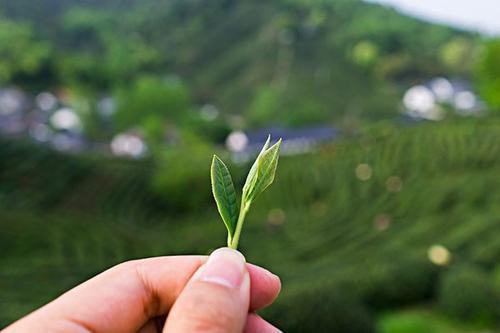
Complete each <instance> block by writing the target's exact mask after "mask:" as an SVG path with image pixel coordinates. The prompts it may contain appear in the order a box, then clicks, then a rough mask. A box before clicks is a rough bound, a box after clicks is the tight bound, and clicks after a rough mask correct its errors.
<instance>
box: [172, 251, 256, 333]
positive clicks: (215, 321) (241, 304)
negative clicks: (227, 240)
mask: <svg viewBox="0 0 500 333" xmlns="http://www.w3.org/2000/svg"><path fill="white" fill-rule="evenodd" d="M249 303H250V276H249V274H248V271H247V269H246V264H245V258H244V257H243V255H242V254H241V253H240V252H238V251H236V250H231V249H229V248H222V249H218V250H216V251H214V252H213V253H212V255H210V257H209V259H208V261H207V262H206V264H205V265H203V266H202V267H201V268H200V269H198V271H197V272H196V273H195V274H194V275H193V277H192V278H191V280H190V281H189V282H188V284H187V285H186V287H185V288H184V290H183V291H182V292H181V294H180V295H179V297H178V298H177V300H176V301H175V304H174V306H173V307H172V309H171V310H170V313H169V315H168V318H167V322H166V324H165V327H164V329H163V332H186V333H189V332H203V333H216V332H217V333H229V332H231V333H232V332H243V327H244V326H245V321H246V318H247V314H248V308H249Z"/></svg>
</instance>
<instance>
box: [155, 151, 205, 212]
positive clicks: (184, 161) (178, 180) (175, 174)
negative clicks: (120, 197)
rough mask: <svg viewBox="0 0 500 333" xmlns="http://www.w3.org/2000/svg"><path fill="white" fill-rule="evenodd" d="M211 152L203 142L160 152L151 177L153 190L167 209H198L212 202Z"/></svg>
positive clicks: (175, 210) (184, 210)
mask: <svg viewBox="0 0 500 333" xmlns="http://www.w3.org/2000/svg"><path fill="white" fill-rule="evenodd" d="M184 149H186V150H184ZM212 154H213V153H212V151H211V150H210V147H208V146H205V145H202V144H194V145H193V146H191V147H188V146H186V147H181V148H179V149H171V150H169V151H165V152H163V153H162V154H160V156H159V158H158V160H157V165H156V171H155V173H154V175H153V177H152V191H153V192H154V193H155V194H156V195H157V196H158V197H159V198H160V200H162V201H163V203H164V205H165V207H166V208H167V209H170V210H172V211H173V212H179V211H182V212H186V211H195V210H197V209H201V208H203V207H206V206H207V205H208V204H210V203H212V198H211V196H212V194H211V188H210V178H209V170H210V162H211V160H212Z"/></svg>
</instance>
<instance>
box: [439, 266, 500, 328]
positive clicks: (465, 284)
mask: <svg viewBox="0 0 500 333" xmlns="http://www.w3.org/2000/svg"><path fill="white" fill-rule="evenodd" d="M438 300H439V306H440V307H441V309H442V310H443V311H444V312H445V313H447V314H448V315H450V316H452V317H454V318H456V319H459V320H465V321H470V322H473V323H477V324H484V325H488V324H491V323H492V322H493V321H494V320H495V317H496V316H498V310H499V309H498V299H497V298H496V297H495V294H494V288H493V283H492V280H491V279H490V276H489V275H488V274H487V273H486V272H484V271H482V270H481V269H479V268H476V267H472V266H461V267H457V268H454V269H451V270H450V271H448V272H447V273H446V274H445V275H444V276H443V279H442V280H441V284H440V287H439V293H438Z"/></svg>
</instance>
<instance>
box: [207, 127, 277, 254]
mask: <svg viewBox="0 0 500 333" xmlns="http://www.w3.org/2000/svg"><path fill="white" fill-rule="evenodd" d="M270 142H271V137H270V136H269V137H268V138H267V141H266V143H265V144H264V147H262V150H261V151H260V153H259V155H258V156H257V158H256V160H255V162H254V163H253V165H252V167H251V168H250V171H249V172H248V176H247V179H246V181H245V185H244V186H243V190H242V194H241V201H240V203H239V204H238V199H237V196H236V191H235V189H234V184H233V180H232V178H231V173H230V172H229V169H228V168H227V166H226V165H225V164H224V162H222V160H221V159H220V158H219V157H217V156H216V155H214V157H213V159H212V166H211V168H210V178H211V181H212V192H213V194H214V198H215V203H216V204H217V209H218V210H219V214H220V216H221V217H222V222H224V225H225V226H226V229H227V246H229V247H230V248H232V249H237V248H238V242H239V240H240V235H241V230H242V229H243V223H244V221H245V216H246V215H247V213H248V210H249V209H250V206H251V205H252V202H253V201H254V200H255V198H257V196H258V195H259V194H261V193H262V192H263V191H264V190H265V189H266V188H267V187H268V186H269V185H271V184H272V182H273V181H274V175H275V173H276V167H277V166H278V158H279V151H280V146H281V139H279V140H278V142H276V143H275V144H274V145H272V146H271V147H269V145H270Z"/></svg>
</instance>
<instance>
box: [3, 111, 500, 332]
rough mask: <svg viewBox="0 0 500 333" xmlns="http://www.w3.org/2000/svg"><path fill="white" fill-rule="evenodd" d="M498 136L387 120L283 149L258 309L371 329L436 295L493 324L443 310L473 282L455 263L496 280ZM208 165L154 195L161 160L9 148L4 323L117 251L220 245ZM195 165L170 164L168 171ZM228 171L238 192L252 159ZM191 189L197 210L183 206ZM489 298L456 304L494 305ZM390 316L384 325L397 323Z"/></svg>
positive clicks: (266, 200)
mask: <svg viewBox="0 0 500 333" xmlns="http://www.w3.org/2000/svg"><path fill="white" fill-rule="evenodd" d="M499 134H500V121H499V120H498V119H495V118H488V119H478V120H472V119H465V120H452V121H449V122H448V123H442V124H427V125H420V126H416V127H413V128H404V129H398V128H397V127H395V126H394V125H391V124H385V123H380V124H378V125H374V126H370V127H368V128H366V129H365V130H364V131H363V132H362V133H360V136H359V137H358V138H353V139H349V140H346V141H343V142H338V143H335V144H332V145H330V146H325V147H323V148H322V149H321V150H320V151H318V152H317V153H315V154H310V155H306V156H296V157H287V156H285V157H283V158H282V159H281V161H280V172H279V173H278V175H277V178H276V181H275V184H274V186H272V187H270V188H269V190H268V191H266V192H265V193H263V194H262V200H261V201H260V202H259V205H255V207H254V209H253V210H252V211H251V212H250V213H249V214H248V217H247V219H248V220H249V221H248V223H247V224H246V227H245V229H246V231H245V237H244V238H242V241H241V243H240V248H241V250H242V251H243V252H244V253H245V254H246V256H247V258H248V260H249V261H251V262H255V263H257V264H260V265H263V266H264V267H269V268H271V269H272V270H273V271H275V272H277V273H278V274H279V275H280V276H281V277H282V280H283V284H284V288H283V293H282V295H281V296H280V298H279V300H278V303H277V304H276V305H275V306H273V307H271V308H270V309H268V310H266V311H265V313H264V316H267V317H268V318H269V319H270V320H271V321H272V322H275V323H276V324H277V325H278V326H280V327H282V328H283V329H284V330H285V331H287V332H301V331H304V330H319V331H321V329H325V330H327V331H328V330H337V331H339V332H370V331H373V330H375V328H376V324H375V321H374V318H376V316H377V315H378V314H379V313H381V312H382V313H386V311H388V310H393V309H397V308H399V307H401V306H410V305H416V304H431V305H435V306H434V307H433V309H435V311H437V312H441V313H442V315H441V316H442V317H445V316H448V314H451V316H453V317H454V318H456V320H457V322H458V321H459V322H466V321H468V320H471V321H472V323H473V324H474V325H479V326H485V325H486V326H490V327H491V326H492V325H494V324H493V323H494V322H495V320H496V323H498V321H497V320H498V319H493V318H492V317H491V316H488V317H487V318H486V317H483V316H474V318H470V317H469V316H468V315H467V316H465V315H463V312H461V311H462V310H460V309H458V310H455V308H453V309H451V308H449V305H447V304H450V301H449V299H450V298H449V297H462V296H460V295H461V294H458V293H455V294H456V295H454V292H453V290H456V288H460V286H461V285H460V284H461V283H465V282H466V283H470V282H471V281H476V278H475V276H474V274H475V273H473V271H471V273H467V274H458V273H457V274H456V275H455V274H454V273H452V272H454V271H455V269H459V268H460V267H464V265H474V266H476V267H479V269H480V271H481V272H485V273H481V276H480V283H481V284H483V285H484V286H481V288H479V289H480V290H483V288H485V283H486V281H488V284H490V285H492V286H493V285H494V283H495V282H494V281H495V277H494V276H495V274H494V272H493V271H494V270H495V267H496V266H497V265H498V258H499V256H500V242H499V239H498V237H497V235H498V231H499V224H498V223H497V221H498V214H499V213H500V211H499V207H498V204H497V203H498V201H499V200H500V192H499V190H498V189H499V188H500V183H499V178H498V174H499V172H500V167H499V166H500V138H499ZM305 159H307V161H308V162H307V163H308V166H309V167H307V168H305V167H304V160H305ZM207 161H209V158H208V159H207V158H206V157H204V158H203V160H201V159H200V162H198V163H199V164H198V165H197V168H193V169H192V171H191V172H190V173H183V176H182V177H181V178H182V180H183V182H184V183H173V180H171V183H164V184H163V185H162V188H164V189H165V191H166V192H164V193H165V194H163V195H158V194H157V192H156V191H155V190H153V188H152V186H151V183H152V178H153V177H155V172H156V171H155V168H157V167H159V166H158V165H157V164H155V163H154V161H150V160H143V161H128V162H126V161H119V160H114V159H108V160H106V159H102V158H96V157H93V156H83V157H75V156H63V155H59V154H58V153H54V152H52V151H50V150H42V149H39V148H38V147H37V148H34V147H32V146H30V145H28V144H21V143H19V142H9V141H5V142H2V144H1V149H0V164H1V165H0V170H1V171H0V179H1V182H0V184H1V185H0V198H1V199H0V205H1V206H2V209H1V210H0V211H1V213H0V214H1V216H0V228H1V229H2V233H1V234H0V251H1V252H2V256H1V257H0V265H1V266H2V267H3V269H2V273H1V275H0V289H1V290H2V298H1V300H0V314H1V315H0V316H1V317H0V325H4V324H6V323H7V322H9V321H11V320H13V319H15V318H17V317H19V316H20V315H22V314H24V313H26V312H27V311H29V310H31V309H33V308H35V307H36V306H38V305H40V304H42V303H43V302H46V301H47V300H49V299H50V298H52V297H54V296H56V295H57V294H58V293H60V292H62V291H63V290H65V289H67V288H69V287H71V286H73V285H75V284H77V283H78V282H81V281H83V280H84V279H86V278H88V277H90V276H92V275H94V274H96V273H97V272H99V271H101V270H103V269H105V268H107V267H110V266H111V265H114V264H116V263H118V262H120V261H123V260H128V259H132V258H139V257H145V256H154V255H171V254H186V253H208V251H210V249H213V248H216V247H218V246H220V243H221V241H220V240H221V239H223V238H224V234H223V233H222V231H221V229H220V228H219V223H217V222H216V220H217V219H218V217H217V216H216V215H217V214H216V212H215V210H214V209H213V203H212V200H211V198H210V195H209V193H207V194H206V196H199V193H197V189H196V187H195V186H197V187H199V188H200V189H206V188H208V177H207V174H208V169H209V165H208V163H207ZM360 164H361V165H363V167H361V168H360V167H359V165H360ZM186 165H187V164H185V163H181V164H172V165H171V170H170V171H169V172H171V174H175V172H176V171H175V170H172V168H177V169H178V172H183V171H182V170H183V169H184V168H185V167H186ZM203 165H205V166H204V167H203ZM12 166H16V167H15V168H12ZM162 168H163V167H162ZM231 168H232V170H234V171H235V172H234V174H233V176H234V181H235V184H236V186H242V185H243V183H244V180H245V179H244V173H243V171H244V170H247V166H245V167H241V168H237V167H235V166H231ZM172 178H175V177H168V179H172ZM290 184H295V186H290ZM196 196H199V197H198V199H197V202H196V203H195V204H194V207H196V208H195V209H182V208H181V209H178V208H177V206H175V205H174V202H176V201H175V200H177V201H183V200H185V201H187V202H189V201H190V200H191V199H190V198H191V197H196ZM171 200H174V201H171ZM41 235H43V237H42V236H41ZM165 237H167V238H168V241H167V242H166V241H165ZM435 244H441V245H443V246H445V247H446V248H447V249H448V250H449V251H450V253H451V254H452V259H451V261H450V262H449V263H448V264H447V266H446V265H445V266H437V265H435V264H432V263H431V262H430V261H429V258H428V253H427V251H428V249H429V248H430V247H431V246H432V245H435ZM33 272H36V274H33ZM471 274H472V275H473V276H472V277H470V275H471ZM457 280H458V281H459V282H456V281H457ZM440 281H441V282H440ZM460 281H462V282H460ZM463 281H465V282H463ZM478 283H479V282H478ZM438 286H441V287H439V288H438ZM452 289H453V290H452ZM476 289H477V288H476ZM485 292H486V291H485ZM481 295H483V293H482V294H478V295H477V297H479V298H481V299H482V300H481V299H478V298H474V297H476V296H474V295H472V296H471V297H472V298H468V299H466V298H461V301H460V302H461V304H463V306H470V305H471V304H479V303H478V302H483V301H488V300H486V299H485V298H484V295H485V294H484V295H483V296H481ZM469 296H470V295H469ZM494 297H496V296H494V294H492V295H491V296H490V299H489V301H495V300H496V301H498V298H494ZM469 300H470V302H471V303H468V302H469ZM455 303H456V302H455ZM452 304H453V301H452ZM467 304H469V305H467ZM481 304H483V303H481ZM497 304H498V303H497ZM441 309H442V310H441ZM478 309H479V308H478ZM481 309H482V308H481ZM450 310H451V311H450ZM289 313H293V314H296V315H297V317H293V318H297V320H291V319H290V318H292V317H290V316H288V315H287V314H289ZM294 316H295V315H294ZM301 316H302V317H301ZM382 318H387V317H382ZM402 320H403V319H402ZM405 320H406V319H405ZM492 320H493V321H492ZM382 322H383V323H384V322H385V324H382V325H386V326H387V327H389V328H387V329H386V330H385V331H387V332H401V329H400V330H399V331H397V330H396V329H392V330H391V329H390V327H394V325H396V327H401V326H397V325H399V324H394V323H390V322H389V323H387V322H388V321H387V320H384V319H382ZM420 323H421V324H422V325H433V324H432V322H431V323H422V320H420ZM401 325H402V324H401ZM453 325H455V324H453ZM456 325H458V324H456ZM456 325H455V326H456ZM386 326H384V327H386ZM459 326H460V325H459ZM425 327H427V326H425ZM436 327H437V328H435V329H434V331H435V332H439V333H441V332H444V333H446V332H449V331H450V330H449V329H447V328H443V329H440V328H439V327H441V326H440V325H437V326H436ZM445 327H448V326H445ZM451 327H454V326H451ZM349 328H351V330H349ZM385 331H384V332H385ZM463 331H464V332H467V330H466V329H465V328H464V329H463ZM408 332H411V331H408ZM415 332H418V331H416V330H415ZM430 332H432V330H431V331H430Z"/></svg>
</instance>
